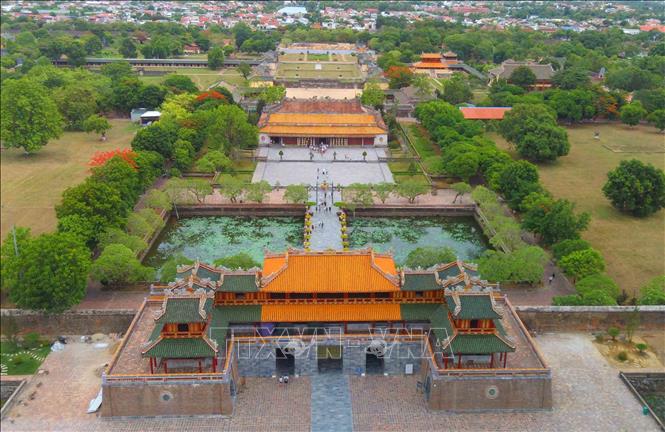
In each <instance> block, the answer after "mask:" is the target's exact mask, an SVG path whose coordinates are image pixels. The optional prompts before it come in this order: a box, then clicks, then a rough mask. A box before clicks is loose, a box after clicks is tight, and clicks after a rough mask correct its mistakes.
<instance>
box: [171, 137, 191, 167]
mask: <svg viewBox="0 0 665 432" xmlns="http://www.w3.org/2000/svg"><path fill="white" fill-rule="evenodd" d="M195 154H196V151H195V150H194V146H193V145H192V143H190V142H189V141H185V140H182V139H179V140H176V142H175V143H173V162H174V163H173V165H174V166H175V167H176V168H178V169H179V170H180V171H184V170H187V169H188V168H189V167H190V166H191V165H192V163H193V162H194V156H195Z"/></svg>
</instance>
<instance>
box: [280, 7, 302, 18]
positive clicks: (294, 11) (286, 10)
mask: <svg viewBox="0 0 665 432" xmlns="http://www.w3.org/2000/svg"><path fill="white" fill-rule="evenodd" d="M277 13H278V14H279V15H288V16H299V15H305V14H306V13H307V9H305V8H304V7H303V6H286V7H283V8H281V9H280V10H278V11H277Z"/></svg>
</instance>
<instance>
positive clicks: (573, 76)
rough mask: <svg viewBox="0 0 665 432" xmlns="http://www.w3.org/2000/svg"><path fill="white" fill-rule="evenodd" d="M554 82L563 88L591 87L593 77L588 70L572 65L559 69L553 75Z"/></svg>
mask: <svg viewBox="0 0 665 432" xmlns="http://www.w3.org/2000/svg"><path fill="white" fill-rule="evenodd" d="M552 84H554V85H555V86H557V87H559V88H560V89H562V90H573V89H576V88H579V87H584V88H586V87H589V86H590V85H591V78H590V77H589V73H588V72H587V71H586V70H584V69H582V68H579V67H570V68H565V69H560V70H558V71H557V72H556V73H555V74H554V76H553V77H552Z"/></svg>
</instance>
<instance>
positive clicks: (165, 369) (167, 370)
mask: <svg viewBox="0 0 665 432" xmlns="http://www.w3.org/2000/svg"><path fill="white" fill-rule="evenodd" d="M163 362H164V373H169V368H168V366H166V362H167V360H166V359H164V360H163Z"/></svg>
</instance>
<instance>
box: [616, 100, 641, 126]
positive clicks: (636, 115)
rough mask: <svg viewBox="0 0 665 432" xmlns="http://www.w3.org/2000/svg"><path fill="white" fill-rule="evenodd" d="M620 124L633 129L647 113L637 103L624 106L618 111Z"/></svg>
mask: <svg viewBox="0 0 665 432" xmlns="http://www.w3.org/2000/svg"><path fill="white" fill-rule="evenodd" d="M619 114H620V116H621V122H622V123H625V124H627V125H629V126H630V127H633V126H635V125H637V124H638V123H639V122H640V120H642V119H643V118H644V117H645V116H646V115H647V111H646V110H645V109H644V108H643V107H642V104H641V103H639V102H638V101H635V102H633V103H630V104H627V105H624V106H622V107H621V109H620V110H619Z"/></svg>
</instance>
